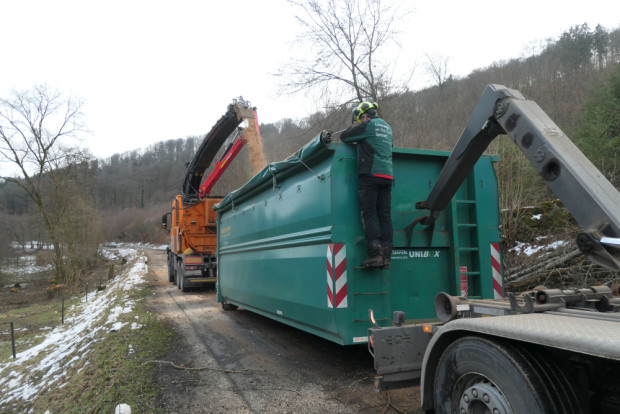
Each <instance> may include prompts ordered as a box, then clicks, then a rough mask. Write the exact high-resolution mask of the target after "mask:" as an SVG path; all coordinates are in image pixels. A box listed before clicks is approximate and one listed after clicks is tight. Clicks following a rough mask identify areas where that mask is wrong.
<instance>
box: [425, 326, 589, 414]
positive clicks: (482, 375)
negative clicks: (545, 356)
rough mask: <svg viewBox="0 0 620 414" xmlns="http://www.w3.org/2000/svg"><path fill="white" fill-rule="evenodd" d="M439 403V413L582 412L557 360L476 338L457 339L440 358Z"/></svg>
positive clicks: (437, 403) (437, 407)
mask: <svg viewBox="0 0 620 414" xmlns="http://www.w3.org/2000/svg"><path fill="white" fill-rule="evenodd" d="M541 368H547V369H550V370H552V372H545V371H544V370H542V372H541ZM550 379H555V380H556V383H553V382H551V383H549V380H550ZM435 407H436V412H437V413H479V412H481V413H482V412H489V413H496V414H507V413H516V414H518V413H559V412H562V413H570V412H581V409H580V404H579V403H578V401H577V397H576V394H575V393H574V392H573V389H572V387H571V386H570V384H569V382H568V380H567V379H566V378H565V377H564V376H563V375H562V372H561V371H560V370H559V369H558V368H557V367H555V365H554V364H551V363H550V362H549V363H544V364H541V359H540V358H538V357H536V356H535V355H534V354H532V353H529V352H527V351H526V350H525V349H523V348H521V347H519V346H515V345H512V344H508V343H507V342H504V341H501V340H497V341H495V340H489V339H486V338H481V337H474V336H469V337H464V338H461V339H459V340H457V341H455V342H454V343H452V344H451V345H450V346H449V347H448V348H447V349H446V350H445V352H444V353H443V355H442V356H441V359H440V361H439V364H438V368H437V372H436V375H435Z"/></svg>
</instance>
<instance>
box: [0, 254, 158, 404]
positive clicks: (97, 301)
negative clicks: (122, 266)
mask: <svg viewBox="0 0 620 414" xmlns="http://www.w3.org/2000/svg"><path fill="white" fill-rule="evenodd" d="M115 254H116V255H118V256H120V257H125V258H126V259H127V261H128V262H130V263H131V262H132V261H133V263H132V265H131V267H129V269H128V270H125V271H124V272H123V273H121V274H120V275H118V276H117V277H116V278H114V280H112V281H110V283H109V284H108V287H107V288H106V289H105V290H104V291H101V292H95V293H94V294H92V295H89V297H88V302H86V298H83V300H82V302H81V303H80V304H78V305H76V306H77V309H73V310H74V312H73V313H74V315H73V316H71V317H68V318H66V319H65V324H64V325H60V326H58V327H56V328H53V329H52V330H51V331H50V332H48V333H46V335H45V338H44V339H43V341H42V342H41V343H39V344H38V345H35V346H33V347H32V348H30V349H27V350H24V351H21V352H19V353H18V354H17V355H16V358H15V359H14V360H12V361H10V362H7V363H4V364H0V374H2V375H0V389H2V391H3V392H2V393H1V394H0V407H9V404H10V403H11V402H14V401H16V400H23V401H25V402H29V401H32V400H33V399H34V398H35V397H36V396H37V395H38V394H39V393H40V392H41V391H43V390H46V389H49V388H53V387H54V386H57V385H55V384H56V383H57V382H58V381H59V380H60V379H61V378H63V377H65V376H67V372H68V371H67V370H68V369H69V368H72V367H75V368H76V369H79V370H81V369H83V368H84V366H86V365H87V363H88V361H86V358H87V356H88V354H89V352H90V350H91V348H92V347H91V345H92V343H93V342H94V341H96V339H95V338H96V336H97V335H99V334H102V335H105V334H106V333H107V332H113V331H118V330H120V329H122V328H123V327H124V326H125V325H127V323H125V322H120V321H118V317H119V316H120V315H122V314H126V313H129V312H131V311H132V309H133V307H134V305H135V303H134V302H133V301H131V300H129V297H128V294H127V292H128V291H129V290H131V289H132V288H134V287H136V286H138V285H140V284H142V283H145V280H144V276H145V275H146V273H147V271H148V266H147V265H146V257H145V256H143V255H139V254H138V252H137V250H136V249H132V248H129V247H121V248H119V249H116V253H115ZM109 325H112V326H111V327H110V326H109ZM134 325H135V326H138V324H137V323H136V322H134V323H133V324H132V325H131V326H132V329H134V328H133V327H134ZM17 369H19V370H20V371H21V372H18V371H17ZM7 371H8V372H9V374H4V373H5V372H7Z"/></svg>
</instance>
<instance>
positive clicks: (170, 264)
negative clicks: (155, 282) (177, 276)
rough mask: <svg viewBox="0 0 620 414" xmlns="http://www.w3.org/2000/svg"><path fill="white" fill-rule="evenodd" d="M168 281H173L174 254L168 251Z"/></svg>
mask: <svg viewBox="0 0 620 414" xmlns="http://www.w3.org/2000/svg"><path fill="white" fill-rule="evenodd" d="M168 282H174V256H173V255H172V253H168Z"/></svg>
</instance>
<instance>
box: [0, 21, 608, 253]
mask: <svg viewBox="0 0 620 414" xmlns="http://www.w3.org/2000/svg"><path fill="white" fill-rule="evenodd" d="M438 79H439V80H438V81H437V82H436V84H435V85H434V86H433V87H430V88H427V89H424V90H420V91H410V92H407V93H403V94H399V95H394V96H390V97H388V99H386V100H385V101H384V102H380V112H381V114H382V116H383V117H384V118H385V119H386V120H387V121H388V122H389V123H390V124H391V126H392V128H393V130H394V137H395V145H396V146H401V147H410V148H429V149H441V150H449V149H451V148H452V146H453V145H454V143H455V142H456V139H457V138H458V137H459V135H460V133H461V130H462V128H463V127H464V125H465V124H466V122H467V120H468V118H469V115H470V114H471V112H472V110H473V108H474V106H475V105H476V103H477V102H478V100H479V98H480V95H481V93H482V91H483V89H484V87H485V86H486V85H487V84H490V83H498V84H503V85H506V86H508V87H511V88H515V89H518V90H520V91H521V92H522V93H523V94H524V95H526V96H527V97H528V98H530V99H533V100H535V101H536V102H537V103H538V104H539V105H540V106H541V107H542V108H543V110H545V112H547V114H548V115H549V116H550V117H551V118H552V119H553V120H554V121H555V122H556V123H557V124H558V125H559V126H560V127H561V128H562V129H563V130H564V131H565V132H567V133H568V134H569V136H571V138H573V139H574V140H575V141H576V143H577V144H578V145H579V146H580V147H581V148H582V150H583V151H584V152H585V153H586V155H588V156H589V157H591V159H592V160H593V161H594V162H595V163H596V164H597V166H599V167H600V168H601V169H602V170H603V172H604V173H605V174H606V175H607V176H608V177H610V178H611V179H612V181H613V182H614V184H615V185H620V177H619V175H618V172H619V171H618V166H617V162H616V155H617V153H618V149H619V148H620V142H619V139H620V103H619V102H620V30H618V29H616V30H606V29H604V28H602V27H600V26H599V27H597V28H594V29H592V28H590V27H588V26H587V25H580V26H575V27H573V28H572V29H570V30H569V31H567V32H565V33H563V34H561V35H560V36H559V38H558V40H556V41H553V42H549V43H548V44H546V45H545V46H544V47H541V49H540V50H539V51H538V53H535V54H531V55H528V56H527V57H515V58H514V59H512V60H510V61H505V62H496V63H494V64H493V65H491V66H489V67H485V68H480V69H478V70H476V71H474V72H473V73H471V74H469V75H468V76H466V77H464V78H454V77H450V76H448V77H446V78H441V77H439V78H438ZM228 103H229V102H222V114H223V113H224V111H225V110H226V106H227V105H228ZM253 103H254V104H255V105H256V106H257V107H258V112H259V114H260V110H261V107H260V102H253ZM349 117H350V110H349V109H342V110H341V111H334V112H330V113H321V112H319V113H316V114H314V115H312V116H310V117H308V118H306V119H302V120H291V119H283V120H281V121H279V122H277V123H274V124H261V125H260V129H261V134H262V138H263V150H264V154H265V159H266V160H267V161H268V162H272V161H277V160H281V159H283V158H286V157H288V156H289V155H290V154H292V153H293V152H294V151H296V150H297V149H298V148H299V147H300V146H302V145H303V144H304V143H306V142H307V141H308V140H310V139H311V138H313V137H314V136H315V135H317V134H318V133H319V132H320V131H321V130H323V129H331V130H340V129H342V128H344V127H346V126H347V124H348V121H349ZM210 127H211V125H205V132H206V131H208V130H209V129H210ZM201 139H202V137H187V138H178V139H170V140H167V141H164V142H158V143H156V144H153V145H151V146H149V147H148V148H144V149H141V150H136V151H131V152H128V153H122V154H115V155H113V156H112V157H110V158H107V159H101V160H91V161H90V162H83V163H81V164H79V165H77V166H75V167H74V169H73V171H72V173H71V180H72V181H71V180H70V181H68V182H70V183H71V184H70V185H71V186H72V188H73V193H74V196H75V197H76V201H75V202H74V203H72V206H73V207H72V208H73V209H72V210H70V213H68V214H71V215H72V220H77V219H81V220H84V221H88V222H89V226H86V225H85V226H84V227H83V229H88V230H83V231H82V239H83V240H90V241H91V242H102V241H110V240H124V241H153V242H164V241H165V234H164V233H163V232H162V231H161V230H160V228H159V221H160V218H161V215H162V214H163V213H164V212H166V211H167V210H168V209H169V205H170V203H171V201H172V199H173V197H174V195H175V194H177V193H178V191H179V190H180V187H181V184H182V181H183V174H184V171H185V164H186V163H187V162H189V161H190V160H191V158H192V157H193V155H194V152H195V150H196V148H197V146H198V145H199V144H200V142H201ZM490 151H492V152H494V153H499V155H500V159H501V162H500V163H499V164H498V176H499V177H500V180H501V182H502V185H503V187H502V191H501V197H502V200H501V203H502V207H503V208H505V209H508V210H509V211H511V210H512V209H515V208H517V207H518V206H519V205H523V203H528V202H530V201H536V200H539V199H541V198H545V197H549V193H548V192H547V190H546V189H544V186H542V185H541V186H540V187H536V186H532V185H530V184H527V183H528V182H529V180H530V179H535V178H534V175H535V174H534V171H533V169H532V168H530V167H528V165H527V162H526V161H525V159H524V158H523V157H521V156H520V154H518V153H517V152H518V151H517V150H516V147H515V148H513V145H512V144H510V143H507V142H506V139H500V140H498V141H497V142H495V143H493V144H492V147H491V148H490ZM247 159H248V158H247V151H242V152H241V154H240V156H239V157H238V158H237V160H235V162H234V163H233V165H232V167H231V168H230V169H229V170H228V171H227V172H226V174H225V175H224V176H223V178H222V179H221V180H220V182H219V183H218V184H217V185H216V187H215V189H214V191H213V193H214V194H220V195H223V194H226V193H227V192H229V191H231V190H233V189H235V188H237V187H238V186H240V185H241V184H243V183H244V182H245V181H246V180H247V179H248V178H250V167H249V166H248V162H247ZM67 185H69V184H67ZM59 205H60V204H59ZM75 205H81V206H82V207H81V208H80V209H77V210H76V209H75ZM80 212H81V213H80ZM78 213H79V214H81V215H82V216H81V217H79V214H78ZM0 215H1V220H0V225H1V226H2V231H0V246H1V247H0V255H2V254H3V252H6V251H7V250H6V248H5V246H6V245H7V243H8V242H9V241H11V240H17V241H20V242H25V241H28V240H45V238H46V236H45V231H44V230H43V227H42V226H41V224H40V219H39V218H38V214H37V211H36V208H35V206H34V204H33V203H32V202H31V201H29V198H28V196H27V195H26V194H25V193H24V192H23V191H22V190H21V189H19V188H17V186H16V185H15V184H11V183H8V182H5V183H1V184H0ZM78 221H79V220H78ZM507 228H509V226H507ZM78 233H79V231H78ZM78 241H79V240H76V242H78Z"/></svg>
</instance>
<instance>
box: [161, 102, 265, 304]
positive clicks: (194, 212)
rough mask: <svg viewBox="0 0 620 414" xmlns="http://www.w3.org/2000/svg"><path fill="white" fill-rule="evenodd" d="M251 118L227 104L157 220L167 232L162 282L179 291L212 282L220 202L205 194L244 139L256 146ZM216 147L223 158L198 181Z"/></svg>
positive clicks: (243, 106) (246, 109) (249, 111)
mask: <svg viewBox="0 0 620 414" xmlns="http://www.w3.org/2000/svg"><path fill="white" fill-rule="evenodd" d="M256 119H257V116H256V108H253V107H251V105H250V103H249V102H248V101H245V100H243V98H241V97H240V98H237V99H234V100H233V103H232V104H230V105H228V110H227V112H226V113H225V114H224V115H223V116H222V117H221V118H220V119H219V120H218V121H217V123H216V124H215V125H214V126H213V128H212V129H211V131H210V132H209V133H208V134H207V135H206V136H205V138H204V140H203V141H202V143H201V145H200V147H199V148H198V151H197V152H196V154H195V155H194V158H193V159H192V161H191V162H190V163H189V164H188V167H187V170H186V172H185V179H184V181H183V187H182V191H181V194H179V195H177V196H176V197H175V198H174V201H173V202H172V209H171V211H170V212H168V213H166V214H164V215H163V216H162V228H164V229H165V230H168V231H169V232H170V244H169V245H168V248H167V254H168V280H169V281H170V282H173V283H175V284H176V285H177V287H178V288H179V289H181V291H183V292H185V291H187V289H188V288H190V287H199V286H205V285H206V284H209V283H213V282H215V281H216V278H217V256H216V253H217V252H216V250H217V226H216V218H217V216H216V212H215V211H213V206H214V205H215V204H217V203H218V202H220V200H221V198H220V197H213V196H211V195H210V193H211V189H212V188H213V186H214V185H215V183H216V182H217V180H218V179H219V178H220V177H221V175H222V173H223V172H224V171H225V170H226V168H228V166H229V165H230V163H231V162H232V160H233V159H234V158H235V156H236V155H237V154H238V153H239V151H241V148H243V146H244V145H245V144H246V143H247V142H248V141H250V142H252V143H259V144H260V133H259V129H258V122H257V120H256ZM222 147H224V148H225V151H224V155H223V156H222V157H221V158H220V160H219V161H218V162H217V163H216V164H215V168H214V170H213V172H212V173H211V174H210V175H209V176H208V177H207V178H206V179H205V180H204V182H203V174H204V172H205V171H206V170H207V168H209V166H210V165H211V162H212V161H213V159H214V158H215V156H216V155H217V153H218V151H219V150H220V148H222ZM201 183H202V184H201Z"/></svg>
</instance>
